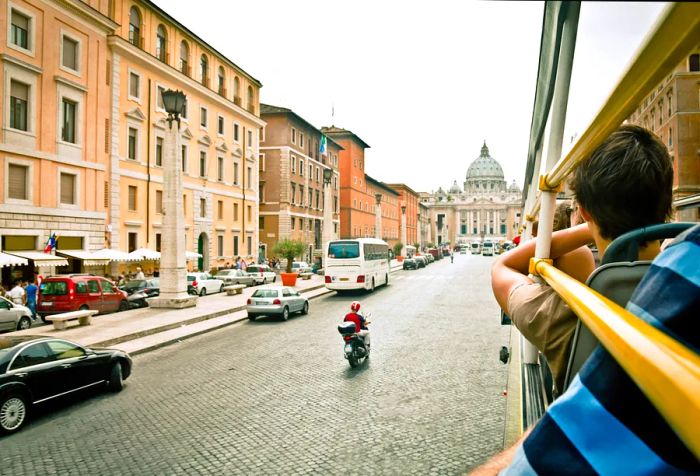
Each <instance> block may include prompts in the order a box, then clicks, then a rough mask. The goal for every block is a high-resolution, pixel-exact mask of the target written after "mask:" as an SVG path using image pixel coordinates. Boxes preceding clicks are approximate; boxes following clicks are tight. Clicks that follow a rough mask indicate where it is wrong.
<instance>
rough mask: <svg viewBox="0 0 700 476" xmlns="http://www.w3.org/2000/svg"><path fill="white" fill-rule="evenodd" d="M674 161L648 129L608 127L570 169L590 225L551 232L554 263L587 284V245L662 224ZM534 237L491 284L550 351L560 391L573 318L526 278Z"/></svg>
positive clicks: (646, 253)
mask: <svg viewBox="0 0 700 476" xmlns="http://www.w3.org/2000/svg"><path fill="white" fill-rule="evenodd" d="M672 184H673V163H672V161H671V157H670V156H669V155H668V152H667V150H666V147H665V146H664V145H663V144H662V143H661V141H660V140H659V139H658V138H657V137H656V136H655V135H653V134H652V133H651V132H649V131H647V130H645V129H643V128H641V127H638V126H630V125H625V126H622V127H620V128H619V129H618V130H616V131H615V132H613V133H612V134H611V135H610V137H608V138H607V139H606V140H605V141H604V142H603V143H602V144H601V145H600V146H599V147H598V148H597V149H596V150H594V151H593V153H592V154H591V155H590V157H588V158H586V159H585V160H584V161H583V162H582V163H581V164H579V166H578V168H577V169H576V170H575V172H574V176H573V178H572V180H571V183H570V186H571V188H572V189H573V190H574V193H575V194H576V201H577V203H578V207H579V212H580V214H581V217H582V218H583V219H584V220H586V222H587V223H585V224H582V225H578V226H575V227H573V228H569V229H567V230H561V231H558V232H556V233H553V234H552V243H551V249H550V258H552V259H553V260H554V266H556V267H557V268H559V269H561V270H562V271H564V272H566V273H567V274H569V275H570V276H572V277H574V278H576V279H578V280H579V281H581V282H585V281H586V279H587V278H588V276H589V275H590V274H591V272H592V271H593V269H594V267H595V262H594V259H593V255H592V253H591V252H590V250H589V249H588V248H587V247H586V245H587V244H588V243H590V242H592V241H595V243H596V245H597V247H598V253H599V254H600V256H601V258H602V256H603V255H604V253H605V250H606V248H607V247H608V245H610V243H611V242H612V241H613V240H614V239H615V238H617V237H618V236H620V235H621V234H623V233H626V232H628V231H631V230H633V229H635V228H639V227H643V226H647V225H653V224H656V223H663V222H665V221H666V219H667V218H668V217H669V215H670V212H671V187H672ZM659 252H660V247H659V243H658V241H653V242H650V243H647V244H646V246H642V247H640V250H639V259H642V260H645V259H648V260H651V259H654V257H656V255H657V254H658V253H659ZM534 254H535V240H531V241H530V242H528V243H521V245H520V246H518V247H517V248H515V249H514V250H511V251H509V252H508V253H505V254H503V255H501V256H500V257H499V258H498V259H497V260H496V261H495V262H494V264H493V267H492V269H491V285H492V287H493V292H494V296H495V297H496V300H497V301H498V304H499V305H500V306H501V308H502V309H503V310H504V311H505V312H506V314H508V315H509V316H510V318H511V319H512V321H513V323H514V324H515V326H516V327H517V328H518V330H519V331H520V332H521V333H522V334H523V336H525V338H526V339H527V340H529V341H530V342H531V343H532V344H534V345H535V346H536V347H537V348H538V349H539V350H540V351H541V352H542V353H543V354H544V355H545V357H547V362H548V364H549V366H550V368H551V370H552V374H553V376H554V381H555V384H556V387H557V389H558V390H559V391H560V392H561V390H562V389H563V383H564V377H565V374H566V364H567V362H568V358H569V353H570V351H571V341H572V338H573V334H574V330H575V327H576V322H577V317H576V315H575V314H574V313H573V312H572V311H571V310H570V309H569V307H568V306H567V305H566V303H564V301H563V300H562V299H561V298H560V297H559V296H558V295H557V294H556V293H555V292H554V291H553V290H552V289H551V288H550V287H549V286H547V285H546V284H541V283H539V282H536V281H535V280H534V279H533V278H531V277H530V276H528V266H529V262H530V258H532V257H533V256H534Z"/></svg>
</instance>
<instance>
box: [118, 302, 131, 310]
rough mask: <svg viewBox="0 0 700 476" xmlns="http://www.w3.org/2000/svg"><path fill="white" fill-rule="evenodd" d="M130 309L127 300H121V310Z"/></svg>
mask: <svg viewBox="0 0 700 476" xmlns="http://www.w3.org/2000/svg"><path fill="white" fill-rule="evenodd" d="M128 310H129V303H128V302H127V301H121V302H120V303H119V311H120V312H123V311H128Z"/></svg>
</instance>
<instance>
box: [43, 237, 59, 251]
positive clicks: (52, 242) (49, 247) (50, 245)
mask: <svg viewBox="0 0 700 476" xmlns="http://www.w3.org/2000/svg"><path fill="white" fill-rule="evenodd" d="M57 242H58V237H57V236H56V233H52V234H51V236H49V239H48V241H47V242H46V246H45V247H44V253H51V252H52V251H53V250H55V249H56V243H57Z"/></svg>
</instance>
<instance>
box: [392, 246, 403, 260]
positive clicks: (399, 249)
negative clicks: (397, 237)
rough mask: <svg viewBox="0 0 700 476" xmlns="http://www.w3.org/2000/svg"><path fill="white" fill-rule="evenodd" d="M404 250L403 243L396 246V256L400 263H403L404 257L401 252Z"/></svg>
mask: <svg viewBox="0 0 700 476" xmlns="http://www.w3.org/2000/svg"><path fill="white" fill-rule="evenodd" d="M402 249H403V243H401V242H400V241H399V242H398V243H396V244H395V245H394V256H396V259H397V260H399V262H401V261H403V256H401V250H402Z"/></svg>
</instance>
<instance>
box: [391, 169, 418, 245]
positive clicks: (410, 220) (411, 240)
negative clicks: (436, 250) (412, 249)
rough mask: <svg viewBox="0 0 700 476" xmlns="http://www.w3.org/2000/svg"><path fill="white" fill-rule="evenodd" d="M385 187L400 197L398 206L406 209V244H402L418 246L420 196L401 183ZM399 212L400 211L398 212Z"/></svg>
mask: <svg viewBox="0 0 700 476" xmlns="http://www.w3.org/2000/svg"><path fill="white" fill-rule="evenodd" d="M386 185H387V186H388V187H389V188H391V189H392V190H394V191H395V192H397V193H398V194H399V195H400V198H399V200H400V205H401V206H405V207H406V241H407V243H404V245H419V244H420V243H421V237H420V230H419V220H420V196H419V195H418V192H415V191H414V190H413V189H412V188H411V187H409V186H408V185H406V184H403V183H388V184H386ZM399 212H401V211H400V210H399ZM399 218H400V217H399ZM399 226H400V225H399ZM399 236H401V235H399Z"/></svg>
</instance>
